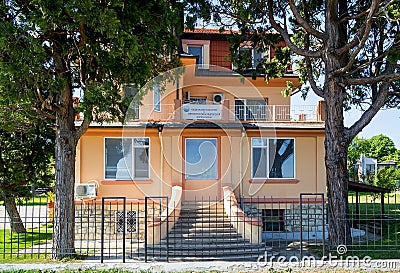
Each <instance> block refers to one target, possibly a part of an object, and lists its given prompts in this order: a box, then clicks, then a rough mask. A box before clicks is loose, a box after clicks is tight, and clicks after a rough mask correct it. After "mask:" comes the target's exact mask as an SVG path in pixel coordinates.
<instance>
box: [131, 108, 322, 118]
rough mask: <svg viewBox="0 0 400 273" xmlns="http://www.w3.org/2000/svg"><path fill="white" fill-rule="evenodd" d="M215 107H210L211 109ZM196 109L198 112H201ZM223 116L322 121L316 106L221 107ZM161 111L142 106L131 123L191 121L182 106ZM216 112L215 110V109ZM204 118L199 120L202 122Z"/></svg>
mask: <svg viewBox="0 0 400 273" xmlns="http://www.w3.org/2000/svg"><path fill="white" fill-rule="evenodd" d="M211 108H212V109H214V108H215V105H210V109H211ZM199 109H200V110H198V109H196V110H197V111H201V108H200V107H199ZM220 109H221V110H220V111H221V115H216V116H218V117H219V118H218V120H221V121H222V122H227V121H229V122H232V121H235V120H236V121H248V122H251V121H259V122H297V121H321V120H319V118H318V115H317V111H318V109H317V106H315V105H292V106H290V105H231V106H230V107H229V109H227V108H226V107H224V105H221V108H220ZM160 110H161V111H156V110H154V107H153V105H141V106H136V107H134V108H133V111H132V114H131V115H130V121H180V122H182V121H183V122H184V121H186V120H187V121H190V120H193V119H186V118H185V117H187V115H184V114H183V111H184V110H186V109H185V107H184V105H183V106H182V107H181V105H180V104H175V105H173V104H162V105H161V109H160ZM214 111H215V109H214ZM205 116H206V115H205ZM201 119H202V118H199V120H201Z"/></svg>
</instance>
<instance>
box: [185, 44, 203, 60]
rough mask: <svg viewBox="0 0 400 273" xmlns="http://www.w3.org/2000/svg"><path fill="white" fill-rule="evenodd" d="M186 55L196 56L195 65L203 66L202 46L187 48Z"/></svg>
mask: <svg viewBox="0 0 400 273" xmlns="http://www.w3.org/2000/svg"><path fill="white" fill-rule="evenodd" d="M188 53H189V54H191V55H193V56H197V60H196V64H200V65H201V64H204V63H203V47H202V46H194V45H189V46H188Z"/></svg>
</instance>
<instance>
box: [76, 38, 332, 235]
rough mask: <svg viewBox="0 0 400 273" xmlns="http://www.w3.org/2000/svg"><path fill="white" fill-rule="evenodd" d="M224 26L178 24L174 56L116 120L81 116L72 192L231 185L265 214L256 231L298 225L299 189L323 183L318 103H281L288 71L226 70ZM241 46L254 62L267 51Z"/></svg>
mask: <svg viewBox="0 0 400 273" xmlns="http://www.w3.org/2000/svg"><path fill="white" fill-rule="evenodd" d="M227 35H229V34H227V33H220V32H218V31H216V30H195V31H192V32H186V33H185V34H184V35H183V37H182V44H183V49H184V51H185V52H186V53H185V54H181V61H182V65H183V66H182V67H181V68H178V69H176V70H175V71H174V73H166V74H165V75H161V76H160V77H159V78H158V79H156V80H155V81H154V82H152V83H149V86H147V88H148V89H151V90H150V92H147V93H146V94H145V95H144V96H142V97H141V102H140V104H137V103H132V105H131V108H130V113H129V114H128V115H127V116H128V117H127V121H126V122H125V123H124V124H123V123H109V124H92V125H91V126H90V128H89V129H88V131H87V132H86V133H85V134H84V135H83V136H82V138H81V140H80V141H79V144H78V147H77V160H76V181H77V183H78V185H77V199H82V200H86V199H92V200H95V201H96V200H101V198H102V197H125V198H126V200H127V201H128V202H130V203H137V204H142V203H143V200H144V198H145V197H146V196H150V197H151V196H168V197H169V198H170V199H171V198H172V199H174V201H175V202H184V203H185V202H187V203H188V202H190V201H193V200H197V201H201V200H203V201H204V200H210V199H211V200H222V199H223V198H224V197H226V196H227V194H229V193H230V192H233V193H234V196H235V197H236V200H238V201H239V200H241V203H242V208H243V210H244V211H245V213H246V214H247V215H248V216H265V217H264V224H263V227H262V228H263V230H264V231H268V230H275V231H276V230H279V231H295V230H296V229H297V228H298V223H296V222H295V221H289V219H292V218H290V217H289V216H290V215H292V216H293V215H294V214H296V213H297V212H296V210H298V202H297V201H296V200H299V195H300V193H325V169H324V104H323V103H322V102H321V103H319V104H318V105H314V106H305V105H302V106H295V105H291V103H290V97H283V96H282V94H281V91H282V90H283V88H284V87H285V86H286V82H287V81H291V82H292V83H293V84H294V86H298V85H299V80H298V77H297V76H296V75H295V74H293V72H291V71H288V72H287V74H285V75H284V77H282V78H277V79H271V80H270V81H269V82H265V79H264V78H263V77H262V76H260V77H257V78H256V79H252V77H251V76H250V75H249V76H246V75H239V74H237V73H235V72H234V71H233V70H232V68H233V66H232V63H231V61H230V60H229V43H228V41H227V38H226V36H227ZM248 50H253V52H252V55H253V65H254V66H255V65H257V62H258V61H259V60H258V59H257V58H272V57H273V54H274V49H273V48H272V47H271V48H270V50H269V51H267V52H262V53H260V52H257V51H254V49H248ZM171 75H175V76H171ZM127 90H129V88H127ZM139 93H140V92H139ZM87 185H94V186H87ZM91 187H92V188H93V189H95V192H92V193H91V194H88V193H89V192H90V188H91ZM174 189H179V190H178V191H179V194H173V191H174ZM178 199H179V201H177V200H178ZM277 204H279V206H277ZM275 208H277V209H275ZM135 215H136V214H135ZM320 226H322V223H319V224H318V223H316V225H315V226H314V227H313V228H314V229H315V230H319V229H320Z"/></svg>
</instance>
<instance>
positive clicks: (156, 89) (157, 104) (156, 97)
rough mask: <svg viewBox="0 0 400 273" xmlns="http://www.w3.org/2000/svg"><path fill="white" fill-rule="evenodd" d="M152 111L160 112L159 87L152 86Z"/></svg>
mask: <svg viewBox="0 0 400 273" xmlns="http://www.w3.org/2000/svg"><path fill="white" fill-rule="evenodd" d="M153 109H154V111H157V112H161V93H160V86H159V85H154V88H153Z"/></svg>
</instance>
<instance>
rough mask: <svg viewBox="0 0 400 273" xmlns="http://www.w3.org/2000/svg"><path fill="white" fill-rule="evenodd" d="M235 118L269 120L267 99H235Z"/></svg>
mask: <svg viewBox="0 0 400 273" xmlns="http://www.w3.org/2000/svg"><path fill="white" fill-rule="evenodd" d="M235 119H236V120H267V119H268V107H267V101H266V100H265V99H235Z"/></svg>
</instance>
